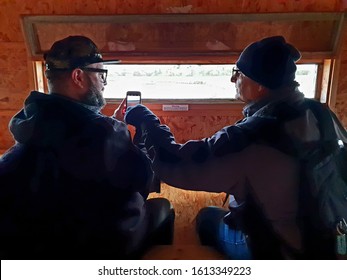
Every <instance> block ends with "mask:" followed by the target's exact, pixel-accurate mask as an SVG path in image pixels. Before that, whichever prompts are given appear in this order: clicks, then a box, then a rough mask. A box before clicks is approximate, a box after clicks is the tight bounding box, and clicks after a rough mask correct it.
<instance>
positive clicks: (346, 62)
mask: <svg viewBox="0 0 347 280" xmlns="http://www.w3.org/2000/svg"><path fill="white" fill-rule="evenodd" d="M346 8H347V1H345V0H317V1H314V0H305V1H300V0H293V1H289V0H288V1H287V0H229V1H225V0H204V1H201V0H192V1H189V0H162V1H156V0H147V1H146V0H144V1H138V0H108V1H99V0H75V1H70V0H26V1H22V0H11V1H10V0H0V73H1V74H0V153H2V152H4V151H5V150H6V149H8V148H9V147H10V146H11V145H12V144H13V140H12V138H11V135H10V133H9V132H8V129H7V125H8V122H9V120H10V117H11V116H12V115H13V114H15V113H16V112H17V111H18V110H19V109H20V108H21V107H22V104H23V101H24V99H25V97H26V96H27V94H28V92H29V91H30V90H31V89H32V88H33V81H32V77H31V71H30V67H31V64H30V61H28V56H27V50H26V46H25V43H24V37H23V34H22V31H21V27H20V15H28V14H37V15H51V14H61V15H66V14H79V15H83V14H87V15H89V14H90V15H94V14H102V15H113V14H166V13H268V12H269V13H270V12H271V13H277V12H343V11H345V10H346ZM255 32H257V30H255ZM338 56H339V58H340V60H339V61H340V63H339V64H338V65H337V66H338V69H339V72H338V73H337V74H338V78H339V79H338V84H337V92H338V94H337V97H336V111H337V113H338V115H339V117H340V118H341V119H342V120H343V122H344V124H345V126H347V31H344V33H343V42H342V45H341V50H340V52H339V53H338ZM230 108H231V107H230ZM236 108H237V109H238V110H235V111H233V110H230V111H229V113H226V110H215V111H214V112H213V113H211V112H208V113H207V114H204V113H203V112H201V111H200V112H199V113H197V114H196V115H195V114H194V113H193V114H182V115H179V116H178V115H175V114H171V115H170V114H169V115H163V114H162V112H161V111H160V110H159V109H156V108H154V111H155V113H157V114H158V115H160V116H161V119H162V121H163V122H165V123H167V124H168V125H169V126H170V127H172V130H173V132H174V133H175V135H176V139H177V141H179V142H184V141H186V140H188V139H192V138H193V139H199V138H202V137H206V136H209V135H211V134H212V133H214V132H215V131H217V130H218V129H220V128H222V127H223V126H225V125H227V124H229V123H233V122H234V121H235V120H236V119H238V118H239V116H240V107H236ZM112 109H113V108H112V106H111V107H110V108H108V109H106V111H107V110H109V111H111V110H112ZM227 109H228V108H227ZM154 196H155V195H154ZM160 196H164V197H167V198H169V199H170V200H171V201H172V203H173V205H174V206H175V208H176V214H177V220H176V227H177V230H176V236H175V242H176V243H193V242H197V241H196V237H195V235H194V230H193V228H194V217H195V214H196V213H197V211H198V210H199V209H200V208H201V207H203V206H206V205H214V204H216V205H221V204H222V201H223V199H224V195H223V194H206V193H197V192H189V191H183V190H178V189H175V188H172V187H170V186H166V185H163V187H162V193H161V194H160Z"/></svg>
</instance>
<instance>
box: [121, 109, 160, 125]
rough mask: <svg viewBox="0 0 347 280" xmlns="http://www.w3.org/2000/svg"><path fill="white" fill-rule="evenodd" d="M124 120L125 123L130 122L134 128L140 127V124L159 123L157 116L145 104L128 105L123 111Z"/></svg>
mask: <svg viewBox="0 0 347 280" xmlns="http://www.w3.org/2000/svg"><path fill="white" fill-rule="evenodd" d="M124 121H125V123H126V124H131V125H133V126H135V127H136V128H141V126H142V124H145V125H151V124H160V121H159V119H158V117H157V116H156V115H154V113H153V112H152V111H151V110H149V109H148V108H147V107H146V106H144V105H141V104H138V105H136V106H133V107H128V108H127V110H126V112H125V116H124Z"/></svg>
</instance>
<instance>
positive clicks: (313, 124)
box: [125, 36, 332, 259]
mask: <svg viewBox="0 0 347 280" xmlns="http://www.w3.org/2000/svg"><path fill="white" fill-rule="evenodd" d="M299 58H300V52H299V51H298V50H297V49H296V48H295V47H293V46H292V45H290V44H289V43H287V42H286V41H285V39H284V37H282V36H274V37H269V38H264V39H262V40H260V41H257V42H254V43H252V44H250V45H249V46H247V47H246V48H245V49H244V51H243V52H242V53H241V55H240V57H239V59H238V60H237V62H236V68H234V69H233V74H232V77H231V82H232V83H234V84H235V86H236V91H237V98H238V99H239V100H242V101H244V102H245V103H246V106H245V107H244V109H243V114H244V119H242V120H240V121H238V122H237V123H236V124H234V125H230V126H227V127H224V128H223V129H221V130H220V131H218V132H216V133H215V134H214V135H212V136H211V137H209V138H205V139H201V140H190V141H188V142H186V143H184V144H180V143H177V142H176V141H175V138H174V135H173V134H172V133H171V131H170V129H169V127H167V126H166V125H163V124H161V123H160V120H159V119H158V117H157V116H155V115H154V114H153V113H152V112H151V111H150V110H149V109H148V108H146V107H145V106H143V105H137V106H135V107H130V108H128V109H127V112H126V114H125V122H126V123H128V124H131V125H133V126H135V127H136V132H137V133H141V134H142V135H143V136H144V137H145V145H146V148H147V149H148V150H150V149H153V150H154V151H155V157H154V159H153V169H154V171H155V172H156V174H157V176H158V177H159V178H160V179H161V180H162V181H164V182H165V183H167V184H169V185H171V186H174V187H178V188H182V189H187V190H196V191H207V192H225V193H227V194H229V195H230V197H231V199H230V203H229V209H230V211H226V210H225V209H223V208H220V207H207V208H203V209H201V211H200V212H199V214H198V216H197V232H198V234H199V238H200V241H201V243H202V244H203V245H209V246H213V247H215V248H216V249H217V250H219V251H220V252H222V253H223V254H225V255H226V256H227V257H228V258H231V259H249V258H254V259H284V258H330V257H331V256H332V255H330V253H331V252H330V251H329V252H328V250H325V248H323V247H324V246H323V244H317V246H316V247H317V248H318V251H319V250H321V252H322V255H321V256H320V255H319V252H318V253H317V252H314V253H312V252H310V251H309V249H308V248H307V247H306V245H305V242H304V241H303V239H304V238H303V235H302V232H301V231H300V227H299V225H298V222H297V218H298V216H299V212H300V203H299V199H298V192H299V182H300V171H299V170H300V169H299V161H298V160H297V158H296V157H295V156H293V155H296V154H299V152H302V151H305V147H306V145H307V144H308V143H311V142H314V141H318V140H319V139H320V138H321V131H320V129H319V125H318V119H319V118H318V117H317V115H315V114H314V112H313V111H312V110H310V108H309V107H308V106H305V104H306V103H307V102H314V103H318V102H316V101H308V100H307V99H305V98H304V95H303V94H302V93H301V92H300V91H299V90H298V86H299V84H298V83H297V82H296V81H295V71H296V65H295V63H296V61H298V59H299ZM318 105H319V106H320V104H318ZM293 143H300V144H299V145H298V146H296V145H294V144H293ZM311 237H312V238H313V237H314V236H311ZM329 248H330V247H329Z"/></svg>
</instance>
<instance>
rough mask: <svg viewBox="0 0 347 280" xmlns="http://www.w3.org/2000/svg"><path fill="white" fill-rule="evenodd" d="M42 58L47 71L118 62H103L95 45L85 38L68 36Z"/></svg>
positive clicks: (54, 45) (115, 61)
mask: <svg viewBox="0 0 347 280" xmlns="http://www.w3.org/2000/svg"><path fill="white" fill-rule="evenodd" d="M43 58H44V60H45V65H46V69H47V70H72V69H75V68H78V67H85V66H87V65H89V64H93V63H99V62H102V63H105V64H113V63H119V62H120V60H104V59H103V58H102V55H101V53H100V51H99V49H98V48H97V46H96V45H95V43H94V42H93V41H92V40H91V39H89V38H87V37H85V36H69V37H66V38H64V39H62V40H59V41H56V42H55V43H54V44H53V45H52V47H51V49H50V50H49V51H48V52H46V53H45V54H44V56H43Z"/></svg>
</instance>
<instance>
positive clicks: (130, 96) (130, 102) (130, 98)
mask: <svg viewBox="0 0 347 280" xmlns="http://www.w3.org/2000/svg"><path fill="white" fill-rule="evenodd" d="M140 103H141V92H139V91H128V92H127V104H126V105H127V107H131V106H135V105H137V104H140Z"/></svg>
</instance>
